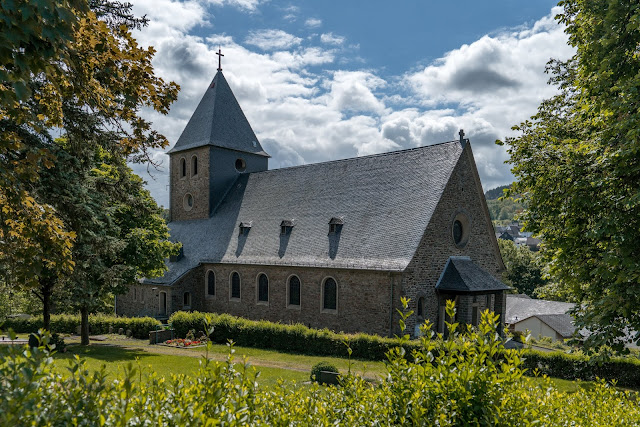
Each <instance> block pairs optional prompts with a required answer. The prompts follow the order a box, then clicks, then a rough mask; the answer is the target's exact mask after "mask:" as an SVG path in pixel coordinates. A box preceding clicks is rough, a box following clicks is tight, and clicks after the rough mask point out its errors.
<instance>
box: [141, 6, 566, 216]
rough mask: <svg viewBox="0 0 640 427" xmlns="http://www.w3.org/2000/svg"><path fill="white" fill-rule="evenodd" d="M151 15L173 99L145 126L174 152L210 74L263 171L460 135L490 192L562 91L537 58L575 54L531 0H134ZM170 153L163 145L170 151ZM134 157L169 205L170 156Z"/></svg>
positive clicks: (507, 178)
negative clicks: (527, 124) (232, 101)
mask: <svg viewBox="0 0 640 427" xmlns="http://www.w3.org/2000/svg"><path fill="white" fill-rule="evenodd" d="M132 3H133V5H134V8H133V11H134V13H136V14H137V15H147V18H149V20H150V22H149V25H148V26H147V27H146V28H143V29H142V30H140V31H135V32H134V35H135V37H136V39H137V40H138V42H139V43H140V44H141V45H142V46H153V47H154V49H155V50H156V54H155V57H154V61H153V65H154V67H155V72H156V74H157V75H159V76H160V77H162V78H163V79H165V80H168V81H169V80H171V81H175V82H176V83H178V84H179V85H180V87H181V90H180V93H179V96H178V101H176V102H175V103H174V104H173V106H172V108H171V111H170V113H169V114H168V115H167V116H162V115H160V114H158V113H155V112H153V111H151V110H143V111H142V115H143V116H144V117H145V118H148V119H150V120H152V122H153V125H154V128H155V129H156V130H158V131H159V132H161V133H163V134H164V135H165V136H166V137H167V138H168V140H169V142H170V146H173V145H174V144H175V142H176V141H177V140H178V137H179V136H180V133H181V132H182V130H183V129H184V126H185V125H186V123H187V121H188V120H189V118H190V117H191V114H192V113H193V111H194V110H195V108H196V106H197V104H198V102H199V101H200V99H201V98H202V96H203V94H204V92H205V91H206V89H207V87H208V84H209V83H210V81H211V79H212V78H213V76H214V75H215V73H216V69H217V68H218V57H217V56H216V55H215V52H217V50H218V48H220V49H221V50H222V53H223V54H224V57H223V59H222V69H223V73H224V75H225V77H226V79H227V81H228V82H229V85H230V86H231V89H232V90H233V92H234V93H235V95H236V98H237V99H238V102H239V103H240V106H241V107H242V109H243V111H244V113H245V115H246V116H247V118H248V120H249V123H251V125H252V127H253V130H254V131H255V133H256V135H257V136H258V139H259V141H260V143H261V144H262V146H263V148H264V149H265V151H267V152H268V153H269V154H270V155H271V156H272V158H271V159H270V160H269V168H270V169H275V168H281V167H288V166H295V165H301V164H309V163H316V162H321V161H328V160H336V159H343V158H348V157H354V156H362V155H368V154H376V153H381V152H386V151H393V150H401V149H406V148H412V147H417V146H424V145H430V144H436V143H440V142H445V141H451V140H454V139H458V131H459V129H464V131H465V135H466V137H468V138H469V139H470V140H471V146H472V149H473V153H474V156H475V159H476V164H477V167H478V171H479V173H480V178H481V181H482V185H483V187H484V189H485V190H488V189H490V188H495V187H496V186H499V185H503V184H507V183H510V182H512V181H513V176H512V175H511V173H510V166H509V165H508V164H505V160H507V158H508V155H507V152H506V148H505V147H500V146H497V145H496V144H495V140H496V139H504V138H505V137H507V136H514V135H516V134H515V132H514V131H512V130H511V127H512V126H514V125H516V124H519V123H520V122H522V121H524V120H526V119H528V118H529V117H530V116H531V115H533V114H534V113H535V112H536V109H537V106H538V105H539V104H540V101H542V100H543V99H545V98H549V97H550V96H552V95H553V94H554V93H555V91H556V89H555V88H554V87H552V86H549V85H548V84H547V80H548V78H549V76H548V75H546V74H545V72H544V71H545V64H546V63H547V62H548V61H549V60H550V59H551V58H554V59H561V60H562V59H566V58H568V57H570V56H571V55H572V54H573V49H572V48H571V47H570V46H568V45H567V36H566V34H565V33H564V31H563V30H564V29H563V27H562V26H561V25H559V24H558V23H557V22H556V21H555V20H554V16H555V15H556V14H557V13H559V12H560V9H559V8H557V7H556V6H555V2H553V1H546V0H536V1H533V2H525V1H522V0H491V1H484V2H479V1H477V0H475V1H472V0H455V1H446V2H443V1H434V0H398V1H394V2H389V1H379V0H368V1H365V0H351V1H350V0H341V1H337V0H324V1H318V0H302V1H296V2H293V1H278V0H271V1H269V0H185V1H177V0H132ZM167 150H168V148H167ZM165 152H166V150H159V151H156V152H154V153H153V158H154V160H155V161H156V162H159V163H160V167H159V168H158V169H153V168H151V169H149V168H147V166H146V165H133V168H134V171H135V172H137V173H138V174H139V175H141V176H142V177H143V179H145V180H146V181H147V188H149V190H150V191H151V193H152V195H153V196H154V198H155V199H156V201H157V202H158V203H159V204H160V205H163V206H168V203H169V191H168V188H169V187H168V184H169V182H168V164H169V161H168V156H167V155H166V154H165Z"/></svg>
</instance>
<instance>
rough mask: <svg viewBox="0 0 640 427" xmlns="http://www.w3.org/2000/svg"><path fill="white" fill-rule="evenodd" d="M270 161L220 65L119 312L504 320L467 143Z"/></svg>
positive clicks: (345, 320)
mask: <svg viewBox="0 0 640 427" xmlns="http://www.w3.org/2000/svg"><path fill="white" fill-rule="evenodd" d="M460 134H461V137H460V140H457V141H452V142H443V143H440V144H434V145H430V146H426V147H418V148H413V149H408V150H402V151H395V152H389V153H384V154H377V155H371V156H362V157H356V158H351V159H345V160H336V161H330V162H325V163H317V164H310V165H304V166H296V167H289V168H283V169H276V170H269V168H268V161H269V157H270V156H269V155H268V154H267V153H266V152H265V151H264V150H263V148H262V146H261V145H260V142H259V141H258V138H256V135H255V133H254V132H253V130H252V128H251V126H250V124H249V122H248V121H247V119H246V117H245V115H244V113H243V112H242V110H241V108H240V106H239V104H238V102H237V100H236V98H235V96H234V95H233V93H232V91H231V89H230V87H229V85H228V83H227V81H226V80H225V78H224V75H223V74H222V71H221V70H220V69H219V70H218V73H217V74H216V75H215V77H214V78H213V81H212V82H211V84H210V85H209V87H208V88H207V90H206V92H205V94H204V97H203V98H202V100H201V101H200V104H199V105H198V107H197V108H196V110H195V112H194V113H193V116H192V117H191V119H190V120H189V122H188V124H187V126H186V128H185V129H184V131H183V132H182V135H181V136H180V138H179V139H178V141H177V143H176V145H175V146H174V147H173V148H172V149H171V150H170V151H169V155H170V198H171V203H170V215H171V222H170V224H169V226H170V228H171V238H172V240H174V241H178V242H181V243H182V245H183V246H182V248H183V249H182V252H181V253H180V255H178V256H176V257H172V258H171V259H170V260H168V261H167V267H168V271H167V272H166V274H165V275H164V276H163V277H160V278H156V279H147V280H144V281H142V282H140V283H138V284H136V285H134V286H131V287H130V290H129V292H128V293H127V294H126V295H120V296H118V297H117V301H116V312H117V314H120V315H127V316H143V315H148V316H153V317H157V318H161V319H166V318H167V317H168V316H169V315H170V314H171V313H173V312H175V311H178V310H199V311H207V312H217V313H230V314H233V315H237V316H242V317H245V318H249V319H266V320H270V321H276V322H282V323H303V324H305V325H307V326H310V327H313V328H325V327H326V328H329V329H332V330H336V331H344V332H347V333H353V332H366V333H373V334H379V335H385V336H386V335H392V334H394V333H397V332H398V330H397V328H398V316H397V313H396V309H398V308H400V307H401V302H400V299H401V298H402V297H407V298H410V299H411V302H410V304H411V305H410V308H411V309H412V310H414V312H415V314H414V315H413V316H411V317H410V318H409V321H408V322H407V323H408V328H409V331H410V332H414V331H415V330H416V325H419V324H421V323H422V322H423V321H424V320H425V319H429V320H431V322H433V324H434V325H435V328H437V329H438V330H442V328H443V326H444V305H445V302H446V300H447V299H454V300H456V302H457V308H458V311H457V314H456V317H457V320H458V321H461V322H466V323H471V324H476V323H477V322H478V319H479V313H480V312H481V311H482V310H484V309H485V308H489V309H491V310H494V311H495V312H497V313H499V314H500V315H501V319H502V318H504V313H505V301H506V298H505V291H506V290H507V289H508V287H507V286H505V285H504V284H503V283H502V282H500V281H499V280H498V278H499V277H500V273H501V271H502V270H503V269H504V265H503V263H502V259H501V257H500V251H499V249H498V245H497V241H496V237H495V234H494V231H493V227H492V224H491V220H490V218H489V212H488V209H487V205H486V202H485V199H484V194H483V191H482V186H481V184H480V178H479V176H478V172H477V169H476V165H475V162H474V158H473V153H472V150H471V145H470V143H469V141H468V140H467V139H464V138H463V133H462V132H460Z"/></svg>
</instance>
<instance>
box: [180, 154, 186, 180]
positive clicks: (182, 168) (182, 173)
mask: <svg viewBox="0 0 640 427" xmlns="http://www.w3.org/2000/svg"><path fill="white" fill-rule="evenodd" d="M180 176H181V177H185V176H187V161H186V160H185V159H184V157H183V158H182V159H180Z"/></svg>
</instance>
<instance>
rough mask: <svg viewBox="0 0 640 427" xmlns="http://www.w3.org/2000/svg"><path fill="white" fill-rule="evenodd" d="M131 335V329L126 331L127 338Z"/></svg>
mask: <svg viewBox="0 0 640 427" xmlns="http://www.w3.org/2000/svg"><path fill="white" fill-rule="evenodd" d="M132 334H133V332H131V329H127V336H128V337H131V335H132Z"/></svg>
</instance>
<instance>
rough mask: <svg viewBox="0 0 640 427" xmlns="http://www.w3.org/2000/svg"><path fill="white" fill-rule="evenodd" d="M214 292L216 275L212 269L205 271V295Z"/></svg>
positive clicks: (213, 293)
mask: <svg viewBox="0 0 640 427" xmlns="http://www.w3.org/2000/svg"><path fill="white" fill-rule="evenodd" d="M215 294H216V275H215V273H214V272H213V271H211V270H209V271H208V272H207V295H215Z"/></svg>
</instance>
